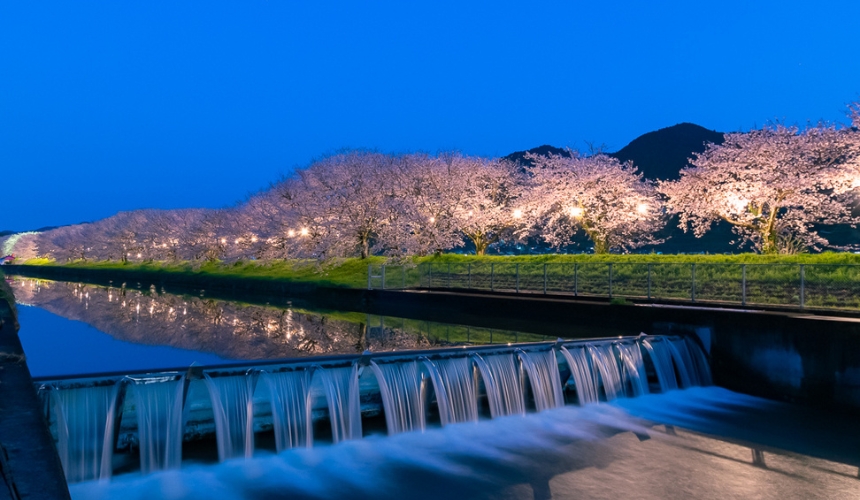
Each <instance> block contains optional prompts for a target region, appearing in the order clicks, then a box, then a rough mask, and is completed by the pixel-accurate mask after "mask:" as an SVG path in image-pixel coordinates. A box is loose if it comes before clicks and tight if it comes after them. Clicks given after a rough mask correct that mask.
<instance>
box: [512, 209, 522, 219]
mask: <svg viewBox="0 0 860 500" xmlns="http://www.w3.org/2000/svg"><path fill="white" fill-rule="evenodd" d="M522 216H523V211H522V210H520V209H519V208H518V209H516V210H514V219H519V218H521V217H522Z"/></svg>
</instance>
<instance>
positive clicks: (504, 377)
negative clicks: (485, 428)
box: [474, 353, 526, 418]
mask: <svg viewBox="0 0 860 500" xmlns="http://www.w3.org/2000/svg"><path fill="white" fill-rule="evenodd" d="M474 359H475V364H477V365H478V370H479V371H480V372H481V378H482V379H483V381H484V388H485V389H486V391H487V400H488V401H489V404H490V414H491V415H492V417H493V418H496V417H503V416H505V415H524V414H525V413H526V403H525V397H524V396H523V383H522V378H521V377H520V371H519V368H518V367H517V363H516V359H515V358H514V354H513V353H505V354H491V355H487V356H478V355H477V354H475V355H474Z"/></svg>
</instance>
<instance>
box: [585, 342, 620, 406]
mask: <svg viewBox="0 0 860 500" xmlns="http://www.w3.org/2000/svg"><path fill="white" fill-rule="evenodd" d="M588 352H589V353H590V354H591V360H592V362H593V366H596V367H597V370H592V371H591V374H592V377H594V380H595V385H597V377H598V375H599V376H600V380H601V381H602V382H603V392H604V393H605V394H606V400H607V401H612V400H613V399H617V398H618V397H620V396H624V387H623V386H622V385H621V371H620V370H619V368H618V361H617V360H616V359H615V353H614V352H612V344H592V345H589V346H588Z"/></svg>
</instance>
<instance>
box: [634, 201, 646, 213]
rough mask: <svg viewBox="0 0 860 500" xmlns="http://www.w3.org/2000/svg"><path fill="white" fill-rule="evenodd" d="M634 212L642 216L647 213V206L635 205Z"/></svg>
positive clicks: (643, 204)
mask: <svg viewBox="0 0 860 500" xmlns="http://www.w3.org/2000/svg"><path fill="white" fill-rule="evenodd" d="M636 211H637V212H639V213H640V214H642V215H645V214H647V213H648V205H647V204H645V203H640V204H638V205H636Z"/></svg>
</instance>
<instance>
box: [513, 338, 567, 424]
mask: <svg viewBox="0 0 860 500" xmlns="http://www.w3.org/2000/svg"><path fill="white" fill-rule="evenodd" d="M519 356H520V360H521V361H522V363H523V368H524V369H525V371H526V374H527V375H528V377H529V384H530V385H531V388H532V395H533V396H534V399H535V409H536V410H537V411H543V410H548V409H550V408H557V407H559V406H564V394H562V392H561V375H559V373H558V360H557V359H556V356H555V349H550V350H549V351H545V352H539V351H538V352H526V351H520V352H519Z"/></svg>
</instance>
